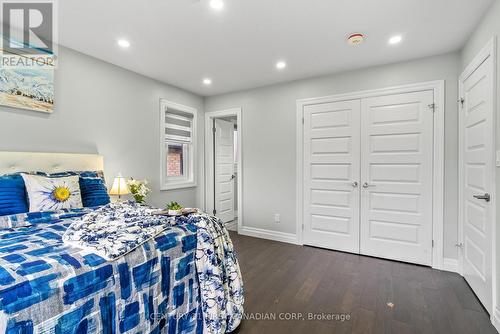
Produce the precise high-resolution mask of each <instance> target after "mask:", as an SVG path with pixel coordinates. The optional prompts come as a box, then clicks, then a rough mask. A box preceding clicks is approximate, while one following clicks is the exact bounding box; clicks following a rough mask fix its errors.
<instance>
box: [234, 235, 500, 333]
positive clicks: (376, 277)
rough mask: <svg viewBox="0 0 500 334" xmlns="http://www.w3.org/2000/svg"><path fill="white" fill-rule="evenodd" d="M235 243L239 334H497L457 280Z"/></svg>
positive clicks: (330, 254)
mask: <svg viewBox="0 0 500 334" xmlns="http://www.w3.org/2000/svg"><path fill="white" fill-rule="evenodd" d="M231 236H232V239H233V242H234V245H235V248H236V251H237V252H238V257H239V260H240V266H241V270H242V274H243V281H244V284H245V314H246V319H245V320H243V322H242V324H241V325H240V327H239V328H238V329H237V330H236V331H235V333H239V334H247V333H265V334H267V333H273V334H274V333H277V334H278V333H310V334H319V333H363V334H365V333H394V334H405V333H439V334H441V333H443V334H448V333H450V334H451V333H453V334H455V333H473V334H475V333H497V332H496V330H495V329H494V327H493V326H492V325H491V322H490V320H489V316H488V314H487V312H486V311H485V310H484V309H483V307H482V306H481V304H480V303H479V301H478V300H477V298H476V296H475V295H474V294H473V292H472V290H471V289H470V288H469V286H468V285H467V283H466V282H465V281H464V279H463V278H462V277H460V276H459V275H457V274H453V273H449V272H443V271H437V270H433V269H431V268H427V267H421V266H416V265H410V264H405V263H400V262H393V261H387V260H382V259H377V258H371V257H365V256H358V255H353V254H347V253H341V252H335V251H329V250H324V249H317V248H312V247H301V246H295V245H289V244H284V243H279V242H274V241H268V240H262V239H256V238H250V237H244V236H238V235H237V234H236V233H231ZM309 314H313V315H314V316H316V317H319V316H322V315H323V316H325V317H326V316H328V315H330V317H333V318H335V317H336V316H340V315H343V319H344V321H342V320H341V319H340V318H337V320H332V319H331V318H330V320H328V319H325V318H323V319H320V320H309ZM274 317H275V318H276V319H275V320H273V318H274ZM289 317H296V319H295V320H280V318H281V319H283V318H289ZM348 317H349V319H347V318H348Z"/></svg>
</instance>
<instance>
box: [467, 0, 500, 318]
mask: <svg viewBox="0 0 500 334" xmlns="http://www.w3.org/2000/svg"><path fill="white" fill-rule="evenodd" d="M493 36H497V37H498V36H500V1H498V0H497V1H495V2H494V4H493V6H492V7H491V8H490V9H489V10H488V12H487V14H486V16H485V17H484V19H483V20H482V22H481V24H480V25H479V26H478V27H477V29H476V31H475V32H474V33H473V34H472V36H471V37H470V39H469V41H468V42H467V44H466V45H465V47H464V49H463V51H462V66H461V67H462V69H465V68H466V67H467V65H468V64H469V63H470V62H471V61H472V59H473V58H474V57H475V56H476V54H477V53H479V51H481V49H482V48H483V47H484V46H485V45H486V43H488V41H489V40H490V39H491V38H492V37H493ZM499 51H500V48H498V43H497V55H499ZM498 59H499V58H498V56H497V62H498ZM497 71H498V73H497V103H498V105H497V125H496V141H497V148H496V149H497V150H500V116H499V115H498V110H500V85H499V83H500V82H499V79H500V64H499V63H497ZM496 193H497V196H498V195H500V169H498V168H497V173H496ZM496 204H497V221H496V223H497V235H496V240H497V241H496V243H497V248H498V247H500V227H499V226H498V221H499V219H500V200H498V199H497V201H496ZM497 254H498V250H497ZM497 268H500V256H498V255H497ZM496 279H497V286H498V287H500V275H497V277H496ZM499 304H500V290H498V293H497V301H496V303H495V305H499ZM497 312H498V313H499V314H500V309H499V308H498V307H497Z"/></svg>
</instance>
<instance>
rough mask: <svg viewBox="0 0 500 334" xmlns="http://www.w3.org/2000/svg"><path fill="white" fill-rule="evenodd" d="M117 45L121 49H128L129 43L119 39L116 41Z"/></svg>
mask: <svg viewBox="0 0 500 334" xmlns="http://www.w3.org/2000/svg"><path fill="white" fill-rule="evenodd" d="M117 43H118V45H119V46H121V47H122V48H128V47H130V42H129V41H127V40H126V39H119V40H118V41H117Z"/></svg>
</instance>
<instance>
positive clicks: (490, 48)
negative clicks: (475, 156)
mask: <svg viewBox="0 0 500 334" xmlns="http://www.w3.org/2000/svg"><path fill="white" fill-rule="evenodd" d="M489 57H491V59H492V62H491V64H492V65H491V71H492V81H493V87H492V90H493V92H492V96H493V100H492V101H491V105H492V108H493V112H492V116H493V117H492V122H493V124H492V125H493V126H492V133H491V134H490V135H491V141H492V142H491V143H492V148H493V149H492V154H493V156H492V157H491V158H492V160H493V164H492V169H491V173H492V180H493V184H494V186H493V188H492V190H491V196H492V199H491V204H492V206H491V210H492V212H491V215H492V220H493V224H492V234H491V235H492V237H491V242H492V247H491V250H492V254H491V261H492V264H491V275H492V279H491V291H492V295H493V296H492V304H493V305H491V310H492V312H491V314H490V317H491V320H492V322H493V323H495V322H494V321H493V320H495V319H497V318H500V310H497V282H496V277H497V266H496V253H497V247H496V246H497V245H496V211H497V208H496V203H497V201H496V168H497V167H496V163H495V161H496V151H497V147H496V127H497V116H496V109H497V38H496V36H495V37H492V38H491V39H490V40H489V41H488V43H487V44H486V45H485V46H484V47H483V49H481V51H479V53H478V54H477V55H476V56H475V57H474V59H473V60H472V61H471V62H470V64H469V65H468V66H467V67H466V68H465V70H464V71H463V72H462V74H461V75H460V77H459V79H458V87H459V99H460V98H462V97H463V90H464V85H463V82H464V81H465V79H467V78H468V77H469V76H471V75H472V73H473V72H474V71H475V70H476V69H477V68H478V67H479V66H481V65H482V64H483V63H484V61H485V60H486V59H488V58H489ZM457 110H458V124H459V127H458V129H459V131H458V143H459V144H458V148H459V150H458V199H459V202H458V242H460V243H463V242H464V240H463V238H464V206H463V199H464V194H463V185H464V184H463V183H464V182H463V180H464V176H465V173H464V168H463V162H464V156H463V153H462V146H463V144H464V138H463V134H462V131H461V130H462V125H463V121H464V120H463V112H462V110H461V108H460V101H459V103H458V104H457ZM458 273H459V274H460V275H462V276H463V252H462V251H460V250H459V254H458ZM498 321H500V320H498Z"/></svg>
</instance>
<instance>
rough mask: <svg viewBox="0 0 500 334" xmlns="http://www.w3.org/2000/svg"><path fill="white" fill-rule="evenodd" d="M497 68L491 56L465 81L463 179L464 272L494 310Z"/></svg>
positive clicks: (487, 305) (462, 152)
mask: <svg viewBox="0 0 500 334" xmlns="http://www.w3.org/2000/svg"><path fill="white" fill-rule="evenodd" d="M492 73H493V69H492V59H491V57H490V58H488V59H487V60H486V61H485V62H484V63H482V64H481V66H479V67H478V68H477V69H476V71H474V73H472V75H471V76H469V77H468V78H467V79H465V81H464V82H463V83H462V87H463V89H462V90H463V93H462V94H463V96H462V97H463V98H464V99H465V101H464V106H463V110H462V115H461V127H460V131H461V133H462V142H461V146H460V150H461V157H462V158H461V164H462V171H463V172H462V173H463V177H462V180H461V188H462V189H461V190H462V194H461V199H460V201H461V203H460V207H461V208H462V214H461V216H462V228H463V245H464V249H463V254H462V256H463V275H464V277H465V279H466V280H467V282H468V283H469V285H470V286H471V287H472V289H473V290H474V292H475V293H476V295H477V296H478V297H479V299H480V300H481V302H482V303H483V305H484V307H486V309H487V310H488V312H490V314H491V312H492V297H491V296H492V279H491V275H492V274H491V273H492V268H491V267H492V264H491V263H492V260H491V259H492V252H493V250H492V240H491V235H492V233H493V232H492V231H493V224H494V221H493V212H492V210H493V205H494V202H493V201H490V199H488V196H491V194H492V191H493V187H494V186H495V184H494V180H493V173H494V167H493V166H494V160H493V157H494V153H493V150H494V149H493V139H492V137H493V131H494V128H493V112H494V110H495V109H494V107H493V101H494V99H493V95H492V92H493V75H492Z"/></svg>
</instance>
